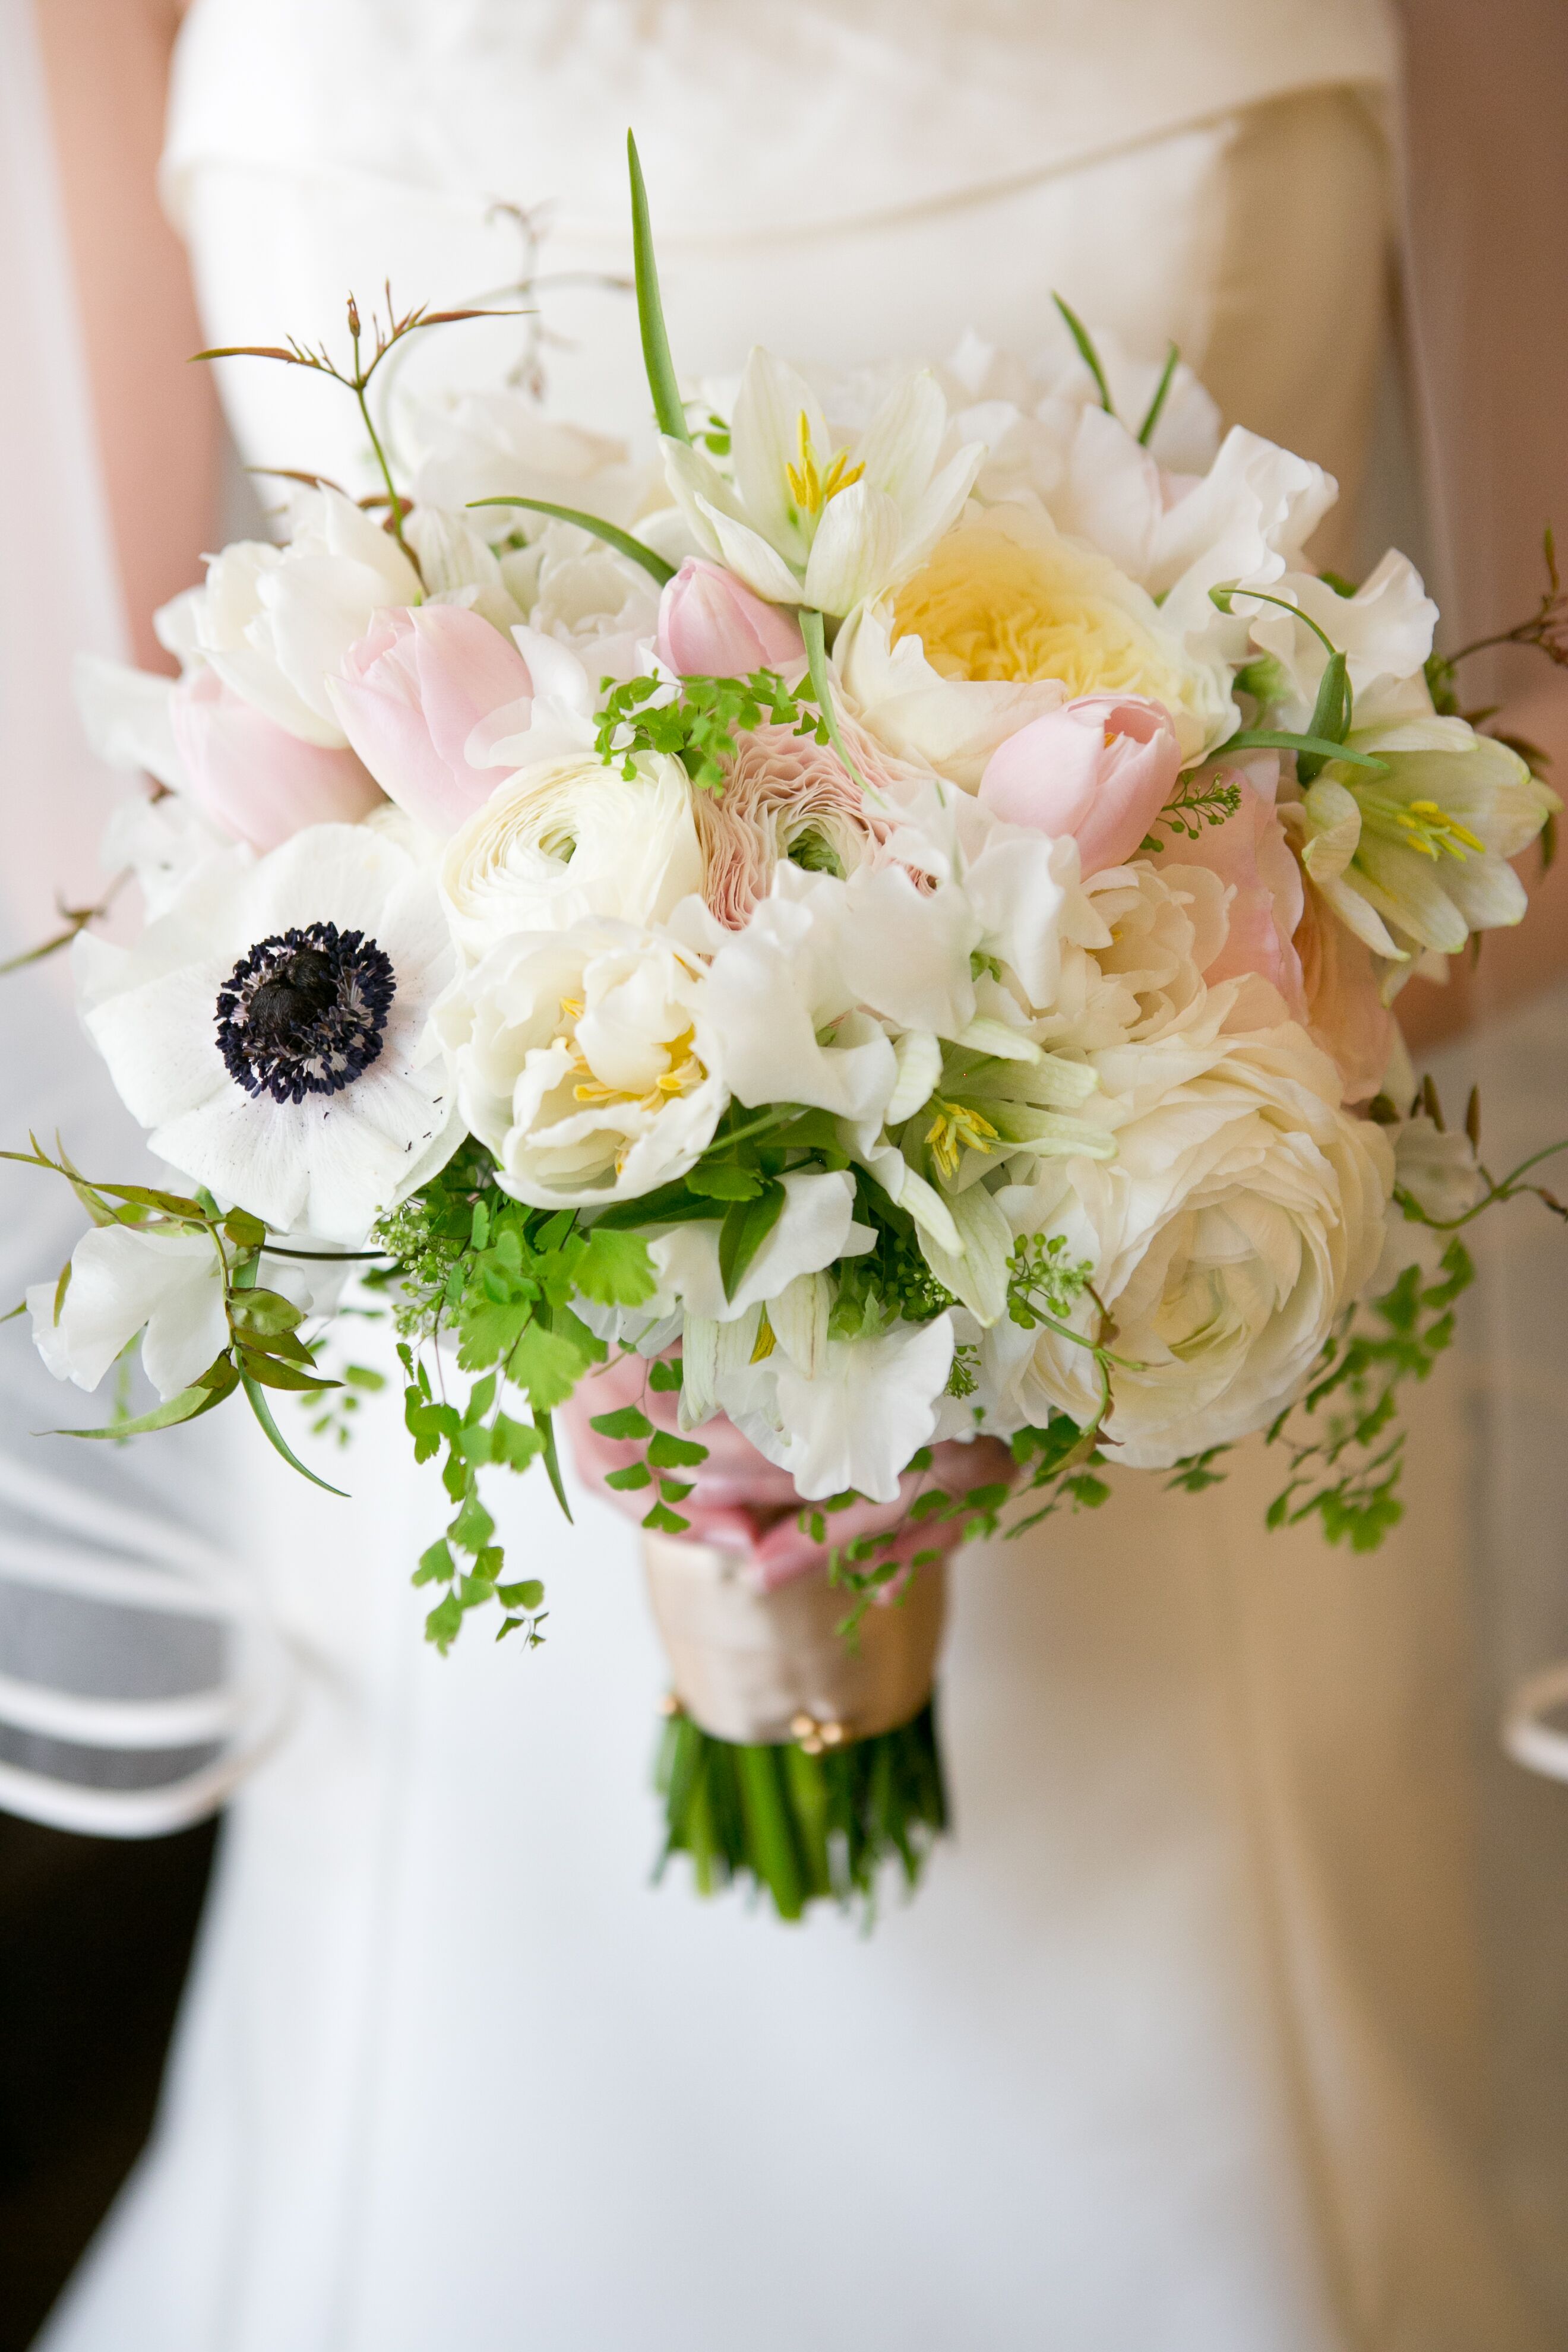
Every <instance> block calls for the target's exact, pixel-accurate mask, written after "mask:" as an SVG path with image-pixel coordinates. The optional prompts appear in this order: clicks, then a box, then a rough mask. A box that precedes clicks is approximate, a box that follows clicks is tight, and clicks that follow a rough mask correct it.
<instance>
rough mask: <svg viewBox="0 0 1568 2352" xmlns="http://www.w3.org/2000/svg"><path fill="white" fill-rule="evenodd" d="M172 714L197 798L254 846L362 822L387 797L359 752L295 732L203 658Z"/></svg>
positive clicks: (177, 691)
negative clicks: (318, 827) (313, 827)
mask: <svg viewBox="0 0 1568 2352" xmlns="http://www.w3.org/2000/svg"><path fill="white" fill-rule="evenodd" d="M169 716H170V721H171V723H172V725H173V727H174V741H175V744H176V746H177V747H178V750H179V753H180V757H181V759H182V760H183V761H184V765H185V772H186V774H187V775H188V777H189V778H190V784H191V796H192V798H193V799H194V800H195V801H196V802H197V803H199V804H200V806H201V807H202V808H204V809H205V811H206V813H207V814H208V815H209V816H211V817H214V818H216V821H217V823H218V824H221V825H224V826H225V827H226V829H227V830H228V831H229V832H230V833H232V834H235V835H237V836H238V838H239V839H240V840H241V841H247V842H248V843H249V844H250V845H251V847H252V848H253V849H258V850H263V851H265V850H268V849H276V848H278V847H279V845H280V844H281V843H283V842H285V841H287V840H288V839H289V835H290V834H295V833H298V832H300V829H301V827H302V826H304V825H307V824H357V823H358V821H359V819H360V818H361V817H363V816H368V815H369V814H370V812H371V810H372V809H373V808H375V807H377V806H378V805H379V803H380V802H381V798H382V794H381V789H380V787H379V785H378V784H377V783H376V782H375V780H374V777H373V776H370V775H367V774H366V772H365V771H364V769H363V767H362V766H361V765H360V762H359V761H358V760H357V759H356V758H355V757H354V754H353V751H332V750H330V749H329V748H327V747H326V746H325V745H322V744H321V743H307V742H305V741H303V740H301V738H300V736H298V735H291V734H290V733H289V730H288V729H287V728H286V727H279V724H278V722H277V720H276V719H268V717H267V716H266V714H265V713H264V712H262V711H260V710H258V709H257V708H256V706H255V705H254V703H249V702H246V701H244V700H242V698H240V696H238V695H237V694H236V693H235V691H234V689H233V688H232V687H228V686H225V685H224V684H223V682H222V680H221V679H220V678H219V677H218V676H217V673H216V671H215V670H211V669H208V668H207V667H205V664H204V665H203V667H201V668H199V669H195V670H192V671H190V672H189V673H188V674H187V675H186V676H185V677H183V678H182V679H181V680H180V682H179V684H178V686H176V687H175V688H174V692H173V694H172V695H171V697H170V698H169Z"/></svg>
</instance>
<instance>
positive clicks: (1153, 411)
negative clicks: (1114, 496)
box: [1138, 343, 1182, 449]
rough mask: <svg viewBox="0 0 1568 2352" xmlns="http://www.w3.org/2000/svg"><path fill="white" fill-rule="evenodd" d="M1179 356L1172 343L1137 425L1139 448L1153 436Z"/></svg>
mask: <svg viewBox="0 0 1568 2352" xmlns="http://www.w3.org/2000/svg"><path fill="white" fill-rule="evenodd" d="M1181 356H1182V355H1181V353H1180V352H1179V351H1178V350H1177V349H1176V346H1175V344H1174V343H1173V344H1172V345H1171V348H1170V350H1169V351H1168V352H1166V354H1165V370H1164V373H1163V375H1162V376H1161V378H1160V381H1159V383H1157V384H1156V385H1155V387H1154V397H1153V399H1152V401H1151V402H1150V403H1149V412H1148V415H1146V416H1145V417H1144V419H1143V422H1142V425H1140V426H1139V427H1138V444H1139V446H1140V448H1143V449H1146V448H1147V447H1148V446H1149V444H1150V441H1151V440H1152V437H1153V432H1154V427H1155V425H1158V423H1159V422H1160V415H1161V411H1162V410H1163V407H1164V405H1165V401H1166V398H1167V396H1168V394H1169V393H1170V389H1171V383H1172V380H1173V377H1174V375H1175V373H1176V362H1177V361H1178V360H1179V359H1180V358H1181Z"/></svg>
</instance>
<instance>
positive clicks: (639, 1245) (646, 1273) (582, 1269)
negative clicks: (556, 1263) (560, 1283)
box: [572, 1225, 658, 1307]
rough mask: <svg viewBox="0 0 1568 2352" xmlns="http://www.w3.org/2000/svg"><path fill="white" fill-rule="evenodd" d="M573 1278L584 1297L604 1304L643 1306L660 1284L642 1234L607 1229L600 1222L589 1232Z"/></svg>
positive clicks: (611, 1305) (605, 1305) (612, 1305)
mask: <svg viewBox="0 0 1568 2352" xmlns="http://www.w3.org/2000/svg"><path fill="white" fill-rule="evenodd" d="M572 1279H573V1282H574V1286H575V1287H576V1288H577V1289H578V1290H579V1291H580V1292H581V1293H582V1295H583V1297H584V1298H593V1299H596V1300H597V1301H598V1303H599V1305H600V1306H602V1307H640V1306H641V1305H642V1304H643V1301H644V1300H645V1299H647V1298H651V1297H653V1294H654V1292H655V1290H656V1289H657V1288H658V1277H657V1276H656V1275H655V1273H654V1270H653V1260H652V1258H651V1257H650V1256H649V1255H648V1249H647V1242H645V1241H644V1240H643V1239H642V1237H641V1235H640V1234H623V1233H616V1232H614V1231H611V1232H609V1233H604V1232H601V1231H600V1229H599V1227H598V1226H597V1225H595V1226H594V1227H593V1228H592V1229H591V1230H590V1232H589V1234H588V1237H587V1244H586V1246H585V1248H584V1252H583V1255H582V1256H581V1257H580V1258H579V1259H578V1261H577V1264H576V1265H575V1267H574V1270H573V1276H572Z"/></svg>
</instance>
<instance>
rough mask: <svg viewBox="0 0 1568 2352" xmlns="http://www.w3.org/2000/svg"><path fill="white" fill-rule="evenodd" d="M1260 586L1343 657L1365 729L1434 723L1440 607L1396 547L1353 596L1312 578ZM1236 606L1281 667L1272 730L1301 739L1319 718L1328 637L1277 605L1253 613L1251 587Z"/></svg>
mask: <svg viewBox="0 0 1568 2352" xmlns="http://www.w3.org/2000/svg"><path fill="white" fill-rule="evenodd" d="M1255 584H1256V585H1258V586H1259V587H1267V588H1268V593H1269V594H1270V595H1271V596H1279V597H1281V598H1283V599H1284V601H1285V602H1286V603H1288V604H1294V605H1295V606H1296V607H1297V608H1298V610H1299V611H1300V612H1302V613H1304V614H1306V616H1307V620H1308V621H1313V622H1316V624H1317V629H1321V631H1322V633H1323V636H1326V637H1327V638H1328V640H1329V643H1330V645H1332V646H1337V647H1338V648H1339V650H1340V651H1341V652H1342V654H1343V655H1344V656H1345V667H1346V668H1347V670H1348V672H1349V675H1350V687H1351V693H1352V697H1353V698H1354V715H1355V722H1356V725H1357V726H1358V727H1371V726H1376V725H1381V724H1387V723H1389V722H1390V721H1392V720H1394V719H1420V718H1423V717H1428V716H1430V715H1431V710H1432V698H1431V695H1430V693H1429V692H1428V691H1427V687H1426V676H1425V664H1426V656H1428V654H1430V652H1431V650H1432V633H1433V631H1434V630H1435V629H1436V625H1437V607H1436V604H1434V603H1433V602H1432V599H1431V598H1430V596H1428V595H1427V593H1426V588H1425V587H1424V586H1423V584H1422V580H1421V575H1420V573H1419V572H1417V571H1416V569H1415V565H1414V564H1413V563H1412V562H1411V561H1410V559H1409V557H1408V556H1405V555H1401V554H1400V553H1399V552H1398V551H1397V550H1396V549H1394V548H1392V547H1391V548H1390V549H1389V551H1388V552H1387V554H1386V555H1384V558H1383V560H1382V562H1380V563H1379V564H1378V566H1377V569H1376V570H1375V571H1374V572H1370V573H1369V574H1368V575H1367V577H1366V579H1364V580H1363V582H1362V584H1361V586H1360V587H1359V588H1358V589H1357V590H1356V592H1355V594H1354V595H1353V596H1341V595H1339V594H1337V593H1335V591H1334V590H1333V589H1332V588H1331V587H1330V586H1329V584H1328V583H1327V581H1325V580H1319V579H1317V578H1315V577H1314V576H1313V574H1312V573H1310V572H1297V571H1292V572H1286V573H1284V575H1283V576H1282V577H1281V578H1279V579H1278V580H1275V581H1268V580H1265V579H1264V578H1262V577H1261V576H1260V575H1258V576H1255ZM1231 601H1232V605H1233V608H1234V610H1235V611H1236V612H1237V614H1238V615H1241V614H1244V615H1246V617H1247V621H1248V623H1249V625H1250V630H1251V635H1252V638H1253V641H1254V643H1255V644H1257V645H1258V646H1261V647H1262V648H1263V650H1264V652H1265V653H1267V654H1270V655H1272V656H1273V657H1274V660H1275V662H1276V663H1277V664H1278V666H1279V667H1278V675H1277V679H1276V691H1275V694H1274V696H1273V698H1272V699H1271V702H1270V716H1269V724H1270V725H1271V726H1279V727H1289V728H1291V729H1294V730H1296V731H1297V732H1300V730H1303V729H1304V728H1305V727H1306V725H1307V722H1308V720H1309V719H1310V717H1311V715H1312V709H1313V706H1314V705H1315V703H1316V701H1317V698H1318V688H1319V685H1320V684H1321V679H1322V675H1323V671H1324V669H1325V668H1326V667H1327V665H1328V659H1329V656H1328V653H1327V651H1326V650H1325V648H1324V646H1323V641H1322V637H1320V636H1319V635H1318V634H1317V629H1311V628H1309V627H1308V626H1307V625H1306V623H1305V622H1303V621H1297V620H1293V619H1292V618H1291V616H1290V614H1289V613H1282V612H1281V611H1280V609H1279V605H1278V604H1255V605H1253V606H1251V607H1250V608H1249V607H1248V605H1247V590H1246V587H1245V586H1243V587H1240V588H1238V589H1237V591H1236V593H1235V594H1234V596H1233V598H1232V600H1231Z"/></svg>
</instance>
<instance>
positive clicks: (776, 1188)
mask: <svg viewBox="0 0 1568 2352" xmlns="http://www.w3.org/2000/svg"><path fill="white" fill-rule="evenodd" d="M784 1199H785V1194H784V1186H783V1185H782V1184H781V1183H780V1182H779V1181H777V1179H776V1178H774V1177H770V1178H769V1179H768V1181H767V1182H766V1183H765V1184H764V1185H763V1190H762V1191H761V1192H759V1193H758V1194H757V1195H756V1197H755V1199H754V1200H750V1201H736V1202H733V1203H732V1204H731V1207H730V1208H729V1209H727V1210H726V1211H725V1213H724V1222H723V1223H722V1224H721V1226H720V1228H719V1276H720V1279H721V1281H722V1283H723V1285H724V1296H725V1297H726V1298H729V1299H732V1298H733V1297H734V1296H735V1293H736V1291H737V1290H739V1288H740V1286H741V1285H742V1282H743V1281H744V1279H745V1276H746V1271H747V1268H748V1267H749V1266H750V1265H751V1263H752V1259H753V1258H754V1257H755V1256H756V1255H757V1252H758V1251H759V1250H760V1249H761V1248H762V1245H763V1243H764V1242H765V1241H766V1240H767V1237H768V1235H769V1234H771V1233H772V1232H773V1227H774V1226H775V1225H776V1224H777V1223H778V1221H779V1218H780V1216H781V1215H782V1214H783V1213H784Z"/></svg>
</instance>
